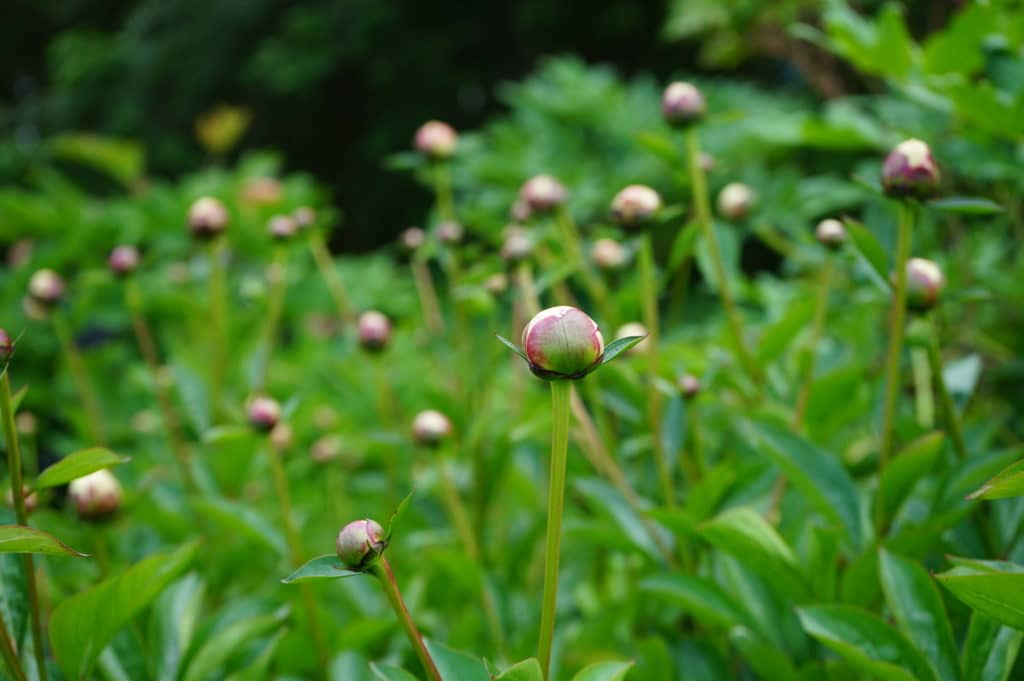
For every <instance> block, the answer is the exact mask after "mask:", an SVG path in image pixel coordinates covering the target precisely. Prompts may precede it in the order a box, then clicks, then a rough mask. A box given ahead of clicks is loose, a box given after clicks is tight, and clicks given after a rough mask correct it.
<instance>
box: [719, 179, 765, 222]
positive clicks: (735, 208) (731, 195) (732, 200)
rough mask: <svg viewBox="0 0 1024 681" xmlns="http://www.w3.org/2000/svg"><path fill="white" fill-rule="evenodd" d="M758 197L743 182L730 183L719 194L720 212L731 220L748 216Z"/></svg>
mask: <svg viewBox="0 0 1024 681" xmlns="http://www.w3.org/2000/svg"><path fill="white" fill-rule="evenodd" d="M756 200H757V197H756V196H755V194H754V190H753V189H751V188H750V187H748V186H747V185H745V184H743V183H742V182H730V183H729V184H727V185H725V186H724V187H722V191H720V192H718V212H719V213H721V214H722V216H723V217H726V218H728V219H730V220H739V219H742V218H744V217H746V216H747V213H749V212H750V209H751V208H752V207H753V205H754V202H755V201H756Z"/></svg>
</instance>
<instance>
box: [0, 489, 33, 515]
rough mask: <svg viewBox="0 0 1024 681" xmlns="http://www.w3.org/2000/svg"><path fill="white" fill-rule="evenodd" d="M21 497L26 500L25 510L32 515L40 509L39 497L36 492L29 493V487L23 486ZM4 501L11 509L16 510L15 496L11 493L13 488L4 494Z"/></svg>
mask: <svg viewBox="0 0 1024 681" xmlns="http://www.w3.org/2000/svg"><path fill="white" fill-rule="evenodd" d="M21 495H22V497H24V499H25V510H26V511H28V512H29V513H31V512H32V511H34V510H36V509H37V508H39V495H38V494H36V493H35V492H29V490H28V487H25V486H22V488H21ZM4 501H6V502H7V505H8V506H10V507H11V508H14V494H12V493H11V488H10V487H8V488H7V491H6V492H4Z"/></svg>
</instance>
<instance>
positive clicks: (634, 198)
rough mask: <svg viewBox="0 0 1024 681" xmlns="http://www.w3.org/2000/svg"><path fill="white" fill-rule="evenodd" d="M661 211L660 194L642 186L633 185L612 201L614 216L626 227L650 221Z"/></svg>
mask: <svg viewBox="0 0 1024 681" xmlns="http://www.w3.org/2000/svg"><path fill="white" fill-rule="evenodd" d="M660 209H661V197H660V196H658V192H656V191H654V190H653V189H651V188H650V187H648V186H646V185H642V184H631V185H629V186H628V187H626V188H625V189H623V190H622V191H620V192H619V193H618V194H616V195H615V198H614V199H612V215H614V216H615V219H616V220H617V221H618V222H619V223H620V224H622V225H626V226H632V225H636V224H639V223H642V222H645V221H646V220H650V219H651V218H652V217H653V216H654V214H655V213H657V212H658V210H660Z"/></svg>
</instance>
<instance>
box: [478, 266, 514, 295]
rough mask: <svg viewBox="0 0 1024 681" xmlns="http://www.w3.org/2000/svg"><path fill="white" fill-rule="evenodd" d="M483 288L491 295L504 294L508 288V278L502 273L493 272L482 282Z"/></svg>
mask: <svg viewBox="0 0 1024 681" xmlns="http://www.w3.org/2000/svg"><path fill="white" fill-rule="evenodd" d="M484 288H485V289H487V292H488V293H490V294H491V295H495V296H496V295H499V294H501V293H504V292H505V290H506V289H507V288H508V276H506V275H505V273H504V272H495V273H494V274H492V275H491V276H489V277H487V279H485V280H484Z"/></svg>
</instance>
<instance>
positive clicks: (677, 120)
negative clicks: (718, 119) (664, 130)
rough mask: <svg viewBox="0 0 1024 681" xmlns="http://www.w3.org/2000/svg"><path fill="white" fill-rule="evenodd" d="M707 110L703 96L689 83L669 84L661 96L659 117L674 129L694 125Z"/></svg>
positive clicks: (677, 82)
mask: <svg viewBox="0 0 1024 681" xmlns="http://www.w3.org/2000/svg"><path fill="white" fill-rule="evenodd" d="M707 110H708V107H707V103H706V102H705V101H704V95H702V94H701V92H700V90H698V89H697V88H696V87H695V86H693V85H692V84H690V83H684V82H682V81H676V82H675V83H671V84H669V86H668V87H666V88H665V91H664V92H663V93H662V95H661V115H662V116H663V117H664V118H665V121H667V122H668V124H669V125H672V126H675V127H686V126H688V125H692V124H693V123H696V122H697V121H699V120H700V119H702V118H703V117H704V114H705V113H707Z"/></svg>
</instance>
